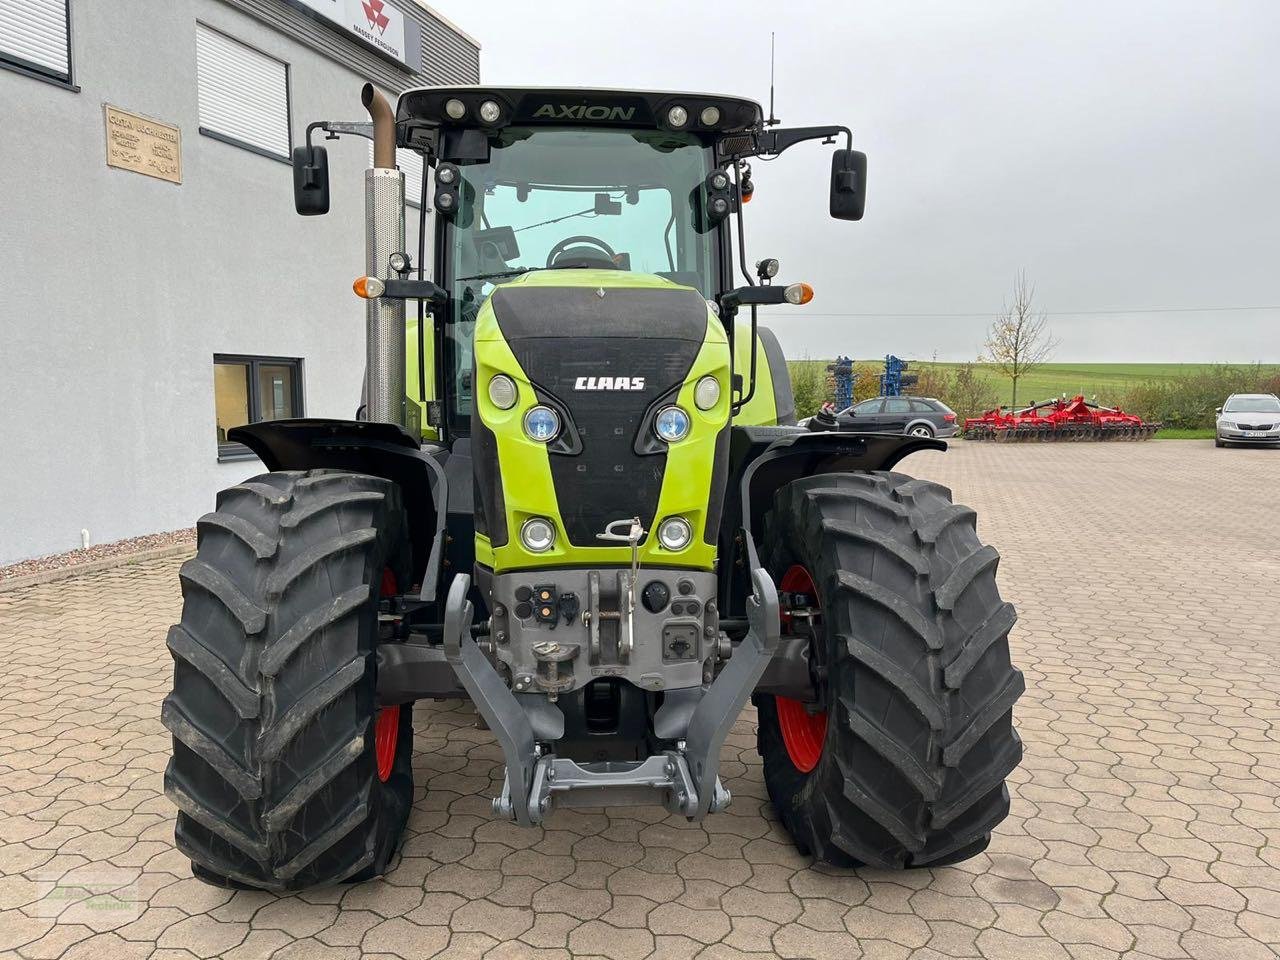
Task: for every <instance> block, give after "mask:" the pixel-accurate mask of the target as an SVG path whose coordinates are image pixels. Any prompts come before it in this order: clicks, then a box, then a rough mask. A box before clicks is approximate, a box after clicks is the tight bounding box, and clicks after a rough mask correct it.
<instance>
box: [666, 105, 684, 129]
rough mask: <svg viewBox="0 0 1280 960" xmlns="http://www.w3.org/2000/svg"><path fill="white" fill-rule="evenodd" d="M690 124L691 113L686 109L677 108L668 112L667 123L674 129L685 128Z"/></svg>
mask: <svg viewBox="0 0 1280 960" xmlns="http://www.w3.org/2000/svg"><path fill="white" fill-rule="evenodd" d="M688 122H689V111H688V110H686V109H685V108H684V107H681V106H675V107H672V108H671V109H670V110H668V111H667V123H669V124H671V125H672V126H673V127H683V126H684V125H685V124H686V123H688Z"/></svg>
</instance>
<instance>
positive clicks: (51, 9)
mask: <svg viewBox="0 0 1280 960" xmlns="http://www.w3.org/2000/svg"><path fill="white" fill-rule="evenodd" d="M0 60H8V61H9V62H11V63H16V64H18V65H19V66H22V67H29V68H31V69H34V70H39V71H40V72H41V73H47V74H49V75H50V76H55V77H59V78H60V79H63V80H70V79H71V49H70V42H69V35H68V33H67V0H0Z"/></svg>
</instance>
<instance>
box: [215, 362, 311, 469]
mask: <svg viewBox="0 0 1280 960" xmlns="http://www.w3.org/2000/svg"><path fill="white" fill-rule="evenodd" d="M213 405H214V411H215V417H216V420H217V425H218V459H219V460H226V459H237V458H239V457H243V456H250V455H251V454H250V453H249V449H248V447H245V446H244V445H243V444H239V443H231V442H229V441H228V440H227V434H228V433H229V432H230V431H231V429H232V428H233V427H240V426H243V425H244V424H246V423H259V422H261V421H263V420H285V419H288V418H289V417H300V416H302V361H301V360H298V359H288V358H284V357H243V356H232V355H227V354H220V353H218V354H214V356H213Z"/></svg>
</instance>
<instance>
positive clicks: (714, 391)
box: [693, 377, 720, 410]
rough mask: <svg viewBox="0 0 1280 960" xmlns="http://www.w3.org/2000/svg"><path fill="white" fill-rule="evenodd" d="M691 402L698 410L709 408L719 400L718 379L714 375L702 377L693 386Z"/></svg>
mask: <svg viewBox="0 0 1280 960" xmlns="http://www.w3.org/2000/svg"><path fill="white" fill-rule="evenodd" d="M693 402H694V403H696V404H697V405H698V409H699V410H710V409H711V408H712V407H714V406H715V405H716V404H717V403H719V402H720V381H719V380H717V379H716V378H715V377H703V378H702V379H701V380H699V381H698V385H697V386H696V387H694V388H693Z"/></svg>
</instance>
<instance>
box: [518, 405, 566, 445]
mask: <svg viewBox="0 0 1280 960" xmlns="http://www.w3.org/2000/svg"><path fill="white" fill-rule="evenodd" d="M524 432H525V433H527V434H528V435H529V439H531V440H537V441H539V442H540V443H550V442H551V441H552V440H554V439H555V438H556V434H558V433H559V432H560V417H559V416H558V415H557V414H556V412H555V411H554V410H552V409H551V408H550V407H543V406H538V407H533V408H532V409H530V410H529V412H528V413H526V414H525V415H524Z"/></svg>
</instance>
